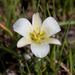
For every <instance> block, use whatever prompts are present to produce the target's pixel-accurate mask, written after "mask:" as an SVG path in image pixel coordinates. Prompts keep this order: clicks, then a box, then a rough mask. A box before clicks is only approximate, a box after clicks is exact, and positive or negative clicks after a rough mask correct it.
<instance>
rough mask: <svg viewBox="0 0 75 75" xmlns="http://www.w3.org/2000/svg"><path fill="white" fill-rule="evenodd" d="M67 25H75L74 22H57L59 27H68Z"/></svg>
mask: <svg viewBox="0 0 75 75" xmlns="http://www.w3.org/2000/svg"><path fill="white" fill-rule="evenodd" d="M68 24H70V25H75V21H70V22H69V21H66V22H59V25H60V26H65V25H68Z"/></svg>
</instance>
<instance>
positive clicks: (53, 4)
mask: <svg viewBox="0 0 75 75" xmlns="http://www.w3.org/2000/svg"><path fill="white" fill-rule="evenodd" d="M53 17H54V18H55V0H53Z"/></svg>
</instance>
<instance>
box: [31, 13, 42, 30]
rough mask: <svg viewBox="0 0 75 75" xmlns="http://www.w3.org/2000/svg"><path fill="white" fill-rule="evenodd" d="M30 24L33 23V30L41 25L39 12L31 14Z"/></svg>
mask: <svg viewBox="0 0 75 75" xmlns="http://www.w3.org/2000/svg"><path fill="white" fill-rule="evenodd" d="M32 25H33V27H34V29H35V31H36V30H38V29H39V28H40V27H41V25H42V21H41V18H40V16H39V13H35V14H33V18H32Z"/></svg>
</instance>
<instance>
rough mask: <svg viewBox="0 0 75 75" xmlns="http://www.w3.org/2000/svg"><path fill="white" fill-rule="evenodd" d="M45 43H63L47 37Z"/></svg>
mask: <svg viewBox="0 0 75 75" xmlns="http://www.w3.org/2000/svg"><path fill="white" fill-rule="evenodd" d="M44 43H49V44H57V45H61V42H60V41H59V40H58V39H55V38H47V39H45V40H44Z"/></svg>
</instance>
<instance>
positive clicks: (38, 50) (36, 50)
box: [31, 44, 50, 58]
mask: <svg viewBox="0 0 75 75" xmlns="http://www.w3.org/2000/svg"><path fill="white" fill-rule="evenodd" d="M49 50H50V46H49V45H48V44H42V45H35V44H31V51H32V53H33V54H34V55H35V56H37V57H39V58H43V57H45V56H46V55H47V54H48V52H49Z"/></svg>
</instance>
